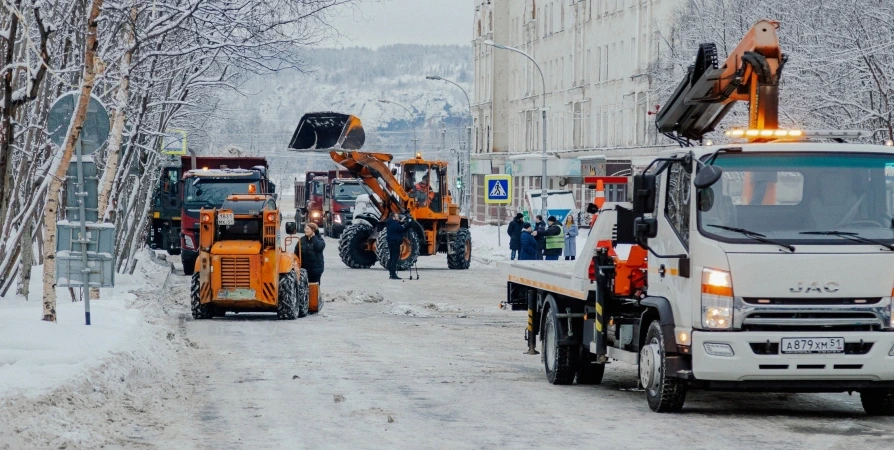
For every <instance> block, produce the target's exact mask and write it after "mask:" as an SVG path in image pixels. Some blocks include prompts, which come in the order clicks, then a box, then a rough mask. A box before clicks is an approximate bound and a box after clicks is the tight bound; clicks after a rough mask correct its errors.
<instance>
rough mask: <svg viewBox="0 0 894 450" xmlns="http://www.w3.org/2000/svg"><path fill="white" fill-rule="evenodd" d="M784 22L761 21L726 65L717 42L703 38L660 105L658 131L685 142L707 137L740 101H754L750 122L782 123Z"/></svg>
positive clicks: (774, 125) (770, 126)
mask: <svg viewBox="0 0 894 450" xmlns="http://www.w3.org/2000/svg"><path fill="white" fill-rule="evenodd" d="M778 28H779V22H776V21H772V20H762V21H760V22H758V23H756V24H755V25H754V26H753V27H752V28H751V30H749V31H748V33H746V34H745V36H744V37H743V38H742V41H741V42H740V43H739V45H738V46H736V48H735V49H734V50H733V51H732V53H731V54H730V55H729V57H728V58H727V59H726V61H725V62H724V63H723V65H722V66H721V65H719V64H718V57H717V47H716V46H715V45H714V44H702V45H701V46H700V47H699V51H698V56H697V57H696V61H695V64H694V65H692V66H690V67H689V70H688V72H687V74H686V76H685V77H684V79H683V81H682V82H681V83H680V85H679V86H678V87H677V89H676V91H674V93H673V95H671V98H670V99H669V100H668V102H667V104H666V105H665V106H664V107H663V108H662V109H661V111H659V113H658V117H657V119H656V125H657V127H658V131H660V132H662V133H664V134H665V135H667V136H668V137H670V138H672V139H674V140H676V141H678V142H680V143H681V144H688V141H689V140H690V139H694V140H701V139H702V138H703V137H704V135H705V134H706V133H709V132H711V131H714V129H715V128H716V126H717V124H718V123H719V122H720V121H721V120H723V118H724V117H725V116H726V114H727V113H729V110H730V109H731V108H732V106H733V105H734V104H735V103H736V102H739V101H747V102H749V123H748V126H749V128H752V129H775V128H777V127H778V126H779V79H780V76H781V75H782V68H783V67H784V66H785V62H786V57H785V55H783V54H782V49H781V48H780V46H779V38H778V36H777V34H776V30H777V29H778Z"/></svg>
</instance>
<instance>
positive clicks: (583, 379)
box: [577, 346, 605, 384]
mask: <svg viewBox="0 0 894 450" xmlns="http://www.w3.org/2000/svg"><path fill="white" fill-rule="evenodd" d="M603 375H605V363H602V364H597V363H596V355H594V354H592V353H590V349H589V348H587V347H585V346H581V348H580V366H579V367H578V368H577V384H601V383H602V376H603Z"/></svg>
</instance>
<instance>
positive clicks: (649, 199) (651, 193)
mask: <svg viewBox="0 0 894 450" xmlns="http://www.w3.org/2000/svg"><path fill="white" fill-rule="evenodd" d="M656 187H657V181H656V178H655V175H647V174H642V175H636V176H635V177H633V212H634V214H635V215H636V216H637V217H641V216H642V215H643V214H652V213H654V212H655V188H656Z"/></svg>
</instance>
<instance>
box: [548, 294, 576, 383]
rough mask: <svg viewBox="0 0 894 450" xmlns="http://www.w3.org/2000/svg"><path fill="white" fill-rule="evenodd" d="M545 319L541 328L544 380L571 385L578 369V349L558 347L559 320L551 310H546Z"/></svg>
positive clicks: (565, 346) (564, 346)
mask: <svg viewBox="0 0 894 450" xmlns="http://www.w3.org/2000/svg"><path fill="white" fill-rule="evenodd" d="M546 313H547V319H546V323H545V324H544V327H543V345H542V347H543V367H544V368H545V369H546V379H547V380H549V382H550V383H552V384H571V383H573V382H574V376H575V375H576V374H577V368H578V354H579V352H578V349H577V347H571V346H567V345H558V342H559V330H560V329H561V328H560V327H559V323H558V322H559V319H558V318H557V317H556V313H555V311H554V310H553V308H549V309H548V310H547V312H546Z"/></svg>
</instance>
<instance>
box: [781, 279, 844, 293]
mask: <svg viewBox="0 0 894 450" xmlns="http://www.w3.org/2000/svg"><path fill="white" fill-rule="evenodd" d="M838 290H839V287H838V282H837V281H829V282H827V283H826V284H823V285H820V284H819V282H818V281H811V282H809V283H806V282H804V281H799V282H798V286H796V287H793V288H789V291H791V292H792V293H793V294H802V293H803V294H811V293H818V294H822V293H823V292H828V293H830V294H833V293H835V292H838Z"/></svg>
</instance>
